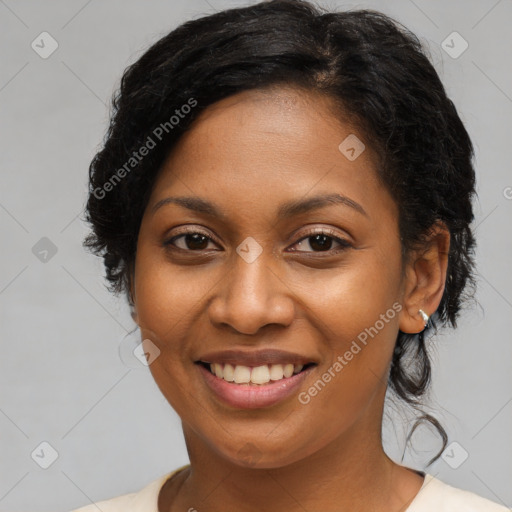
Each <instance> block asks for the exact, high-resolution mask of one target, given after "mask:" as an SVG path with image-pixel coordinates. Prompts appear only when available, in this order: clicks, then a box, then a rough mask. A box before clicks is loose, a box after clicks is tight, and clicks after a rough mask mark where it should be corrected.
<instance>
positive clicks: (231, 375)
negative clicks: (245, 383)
mask: <svg viewBox="0 0 512 512" xmlns="http://www.w3.org/2000/svg"><path fill="white" fill-rule="evenodd" d="M223 379H224V380H227V381H228V382H233V381H234V380H235V368H234V367H233V365H231V364H225V365H224V375H223Z"/></svg>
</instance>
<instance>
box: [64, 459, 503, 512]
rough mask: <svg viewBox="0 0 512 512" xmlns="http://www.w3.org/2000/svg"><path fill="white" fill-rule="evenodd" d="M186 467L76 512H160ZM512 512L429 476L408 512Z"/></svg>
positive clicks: (427, 475) (74, 511)
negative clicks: (167, 487)
mask: <svg viewBox="0 0 512 512" xmlns="http://www.w3.org/2000/svg"><path fill="white" fill-rule="evenodd" d="M185 467H187V466H183V467H182V468H179V469H177V470H175V471H173V472H171V473H169V474H167V475H165V476H163V477H161V478H159V479H158V480H154V481H153V482H151V483H150V484H148V485H147V486H146V487H144V488H143V489H142V490H140V491H139V492H136V493H131V494H124V495H123V496H118V497H117V498H113V499H110V500H105V501H99V502H97V503H95V504H91V505H87V506H85V507H81V508H78V509H76V510H73V511H72V512H98V509H100V510H101V511H102V512H159V511H158V495H159V493H160V489H161V488H162V487H163V485H164V483H165V482H166V481H167V480H168V479H169V478H170V477H171V476H173V475H174V474H176V473H177V472H178V471H180V470H181V469H183V468H185ZM510 510H511V509H508V508H506V507H504V506H503V505H498V504H497V503H494V502H492V501H489V500H488V499H485V498H482V497H481V496H478V495H477V494H475V493H472V492H469V491H464V490H462V489H458V488H456V487H452V486H451V485H448V484H445V483H444V482H441V480H438V479H437V478H435V477H434V476H432V475H429V474H426V475H425V480H424V481H423V485H422V486H421V488H420V490H419V492H418V494H417V495H416V497H415V498H414V499H413V500H412V502H411V504H410V505H409V507H408V508H407V509H406V510H405V512H510Z"/></svg>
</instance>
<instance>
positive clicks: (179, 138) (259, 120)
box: [80, 0, 506, 512]
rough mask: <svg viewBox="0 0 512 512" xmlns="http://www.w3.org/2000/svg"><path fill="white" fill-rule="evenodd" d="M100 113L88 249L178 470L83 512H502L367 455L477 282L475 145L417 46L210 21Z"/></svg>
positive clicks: (338, 26) (196, 26) (382, 22)
mask: <svg viewBox="0 0 512 512" xmlns="http://www.w3.org/2000/svg"><path fill="white" fill-rule="evenodd" d="M114 107H115V108H114V113H113V115H112V119H111V125H110V128H109V131H108V133H107V137H106V140H105V143H104V147H103V149H102V150H101V151H100V152H99V153H98V154H97V155H96V157H95V158H94V160H93V162H92V163H91V167H90V195H89V201H88V205H87V214H88V221H89V222H90V223H91V225H92V229H93V232H92V233H91V235H90V236H89V237H88V238H87V240H86V245H87V247H89V248H90V249H92V250H93V251H95V252H96V253H97V254H100V255H103V257H104V261H105V266H106V274H107V279H108V280H109V282H110V284H111V287H112V290H113V291H115V292H118V293H126V296H127V298H128V300H129V303H130V305H131V307H132V312H133V313H132V315H133V318H134V320H135V322H136V323H137V324H138V326H139V328H140V331H141V339H142V340H143V349H144V353H145V356H146V358H147V360H148V364H149V367H150V369H151V372H152V375H153V377H154V378H155V381H156V383H157V384H158V386H159V388H160V389H161V391H162V393H163V394H164V396H165V397H166V399H167V400H168V401H169V403H170V405H171V406H172V407H173V408H174V409H175V410H176V412H177V413H178V414H179V416H180V417H181V420H182V424H183V433H184V437H185V440H186V444H187V449H188V453H189V457H190V465H187V466H185V467H182V468H178V469H177V470H175V471H173V472H171V473H169V474H168V475H165V476H163V477H162V478H161V479H159V480H157V481H155V482H153V483H151V484H150V485H148V486H147V487H146V488H144V489H143V490H141V491H140V492H138V493H133V494H130V495H125V496H121V497H118V498H114V499H112V500H107V501H102V502H100V503H98V504H96V505H90V506H88V507H85V508H82V509H80V510H81V511H82V512H86V511H87V512H89V511H92V510H97V507H99V508H100V509H101V510H102V511H103V512H108V511H118V510H119V511H121V510H123V511H128V510H133V511H135V510H140V511H142V510H144V511H159V512H164V511H165V512H167V511H172V512H174V511H177V510H189V511H193V510H197V511H199V512H206V511H208V512H212V511H220V510H222V511H232V510H248V511H249V510H250V511H259V510H268V511H281V510H287V511H290V510H291V511H294V510H324V511H335V510H336V511H339V510H374V511H382V512H384V511H386V512H388V511H399V510H401V511H404V510H407V511H409V512H422V511H427V510H428V511H431V510H457V511H464V510H471V511H500V510H506V509H505V508H504V507H502V506H500V505H497V504H494V503H492V502H491V501H488V500H486V499H484V498H482V497H479V496H477V495H475V494H473V493H469V492H466V491H462V490H460V489H456V488H453V487H451V486H448V485H447V484H444V483H443V482H441V481H440V480H438V479H437V478H435V477H433V476H432V475H430V474H425V473H423V472H421V471H416V470H414V469H412V468H408V467H405V466H402V465H399V464H397V463H395V462H394V461H392V460H391V459H390V458H389V457H388V456H387V455H386V453H385V452H384V450H383V447H382V441H381V426H382V416H383V407H384V399H385V395H386V390H387V388H388V385H389V387H390V389H391V390H392V391H394V392H395V393H396V394H397V396H398V397H400V398H402V399H403V400H405V401H406V402H407V403H409V404H410V405H412V406H414V407H416V408H418V409H419V404H420V401H419V400H420V399H421V397H422V395H423V394H424V393H425V391H426V390H427V387H428V384H429V378H430V362H429V357H428V354H427V348H426V335H427V334H429V333H430V332H431V331H432V330H434V329H435V328H437V327H439V326H442V325H448V324H451V325H452V326H455V322H456V319H457V315H458V312H459V309H460V307H461V305H462V302H463V299H464V293H465V292H466V291H467V288H468V286H469V285H471V284H472V283H473V249H474V243H475V242H474V237H473V234H472V232H471V230H470V227H469V225H470V222H471V221H472V219H473V211H472V205H471V200H472V197H473V194H474V191H475V190H474V188H475V175H474V169H473V166H472V155H473V149H472V144H471V141H470V139H469V136H468V134H467V132H466V130H465V128H464V126H463V124H462V122H461V120H460V119H459V116H458V115H457V112H456V110H455V108H454V106H453V103H452V102H451V101H450V100H449V99H448V98H447V96H446V94H445V91H444V88H443V86H442V84H441V82H440V80H439V77H438V76H437V74H436V72H435V70H434V69H433V67H432V65H431V64H430V63H429V61H428V59H427V58H426V57H425V55H424V54H423V52H422V49H421V45H420V43H419V42H418V40H417V39H416V38H415V36H414V35H412V34H411V33H410V32H408V31H407V30H406V29H405V28H404V27H402V26H400V25H399V24H398V23H396V22H394V21H393V20H391V19H389V18H388V17H386V16H384V15H382V14H379V13H377V12H373V11H352V12H342V13H322V12H320V11H319V10H318V9H317V8H315V7H313V6H312V5H310V4H309V3H307V2H303V1H292V0H275V1H270V2H262V3H258V4H256V5H253V6H250V7H246V8H241V9H234V10H228V11H224V12H219V13H217V14H214V15H212V16H207V17H204V18H201V19H198V20H194V21H190V22H188V23H185V24H184V25H182V26H180V27H178V28H177V29H176V30H174V31H172V32H171V33H170V34H168V35H167V36H166V37H164V38H162V39H161V40H160V41H158V42H157V43H156V44H154V45H153V46H152V47H151V48H150V49H149V50H148V51H147V52H146V53H145V54H144V55H143V56H142V57H141V58H140V59H139V60H138V61H137V62H136V63H135V64H133V65H132V66H130V68H128V70H127V71H126V72H125V74H124V76H123V79H122V83H121V88H120V92H119V94H118V95H117V96H116V98H115V100H114ZM421 419H422V420H423V421H427V422H430V423H431V424H433V425H434V426H435V427H436V428H437V429H438V431H439V433H440V435H441V437H442V439H443V448H442V449H441V451H440V453H441V452H442V450H443V449H444V447H445V446H446V434H445V432H444V430H443V429H442V427H441V425H440V424H439V423H438V422H437V420H436V419H435V418H433V417H431V416H429V415H423V416H422V418H421ZM440 453H439V454H437V457H439V455H440ZM435 458H436V457H434V460H435Z"/></svg>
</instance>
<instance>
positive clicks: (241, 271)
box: [209, 250, 295, 335]
mask: <svg viewBox="0 0 512 512" xmlns="http://www.w3.org/2000/svg"><path fill="white" fill-rule="evenodd" d="M269 252H270V251H268V250H267V251H263V252H262V253H261V254H260V256H259V257H258V258H256V260H255V261H252V262H250V263H249V262H247V261H245V260H244V259H243V258H242V257H240V256H239V255H238V254H237V253H234V255H233V259H234V262H233V264H231V262H229V263H227V265H230V268H229V270H227V272H226V276H225V278H224V279H223V280H221V281H220V283H219V285H218V286H217V287H215V291H216V294H215V296H214V297H213V299H212V300H211V301H210V303H209V317H210V321H211V322H212V324H214V325H215V326H216V327H218V328H222V327H224V328H225V327H226V326H229V327H231V328H232V329H233V330H235V331H236V332H238V333H242V334H247V335H252V334H256V333H257V332H258V331H259V330H260V329H261V328H263V327H265V326H267V325H270V324H276V325H280V326H284V327H286V326H289V325H290V324H291V322H292V321H293V318H294V315H295V300H294V294H293V292H292V290H291V289H290V288H289V286H288V285H287V283H286V282H284V279H283V277H282V276H280V275H279V270H278V264H276V260H275V258H273V256H272V255H268V254H266V253H269ZM281 273H282V272H281Z"/></svg>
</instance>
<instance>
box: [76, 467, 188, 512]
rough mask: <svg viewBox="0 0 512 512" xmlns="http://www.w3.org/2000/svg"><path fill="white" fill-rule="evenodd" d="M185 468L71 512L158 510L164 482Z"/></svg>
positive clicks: (152, 511) (137, 511)
mask: <svg viewBox="0 0 512 512" xmlns="http://www.w3.org/2000/svg"><path fill="white" fill-rule="evenodd" d="M183 467H186V466H183ZM181 469H183V468H179V469H177V470H175V471H172V472H171V473H168V474H166V475H164V476H162V477H160V478H158V479H156V480H154V481H152V482H150V483H149V484H148V485H146V486H145V487H144V488H143V489H141V490H140V491H138V492H133V493H130V494H123V495H122V496H117V497H116V498H112V499H108V500H103V501H97V502H95V503H91V504H90V505H86V506H84V507H80V508H77V509H74V510H72V511H71V512H98V510H101V512H158V495H159V494H160V489H161V488H162V487H163V485H164V483H165V482H166V481H167V480H168V479H169V478H171V477H172V476H173V475H175V474H176V473H178V471H180V470H181Z"/></svg>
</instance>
